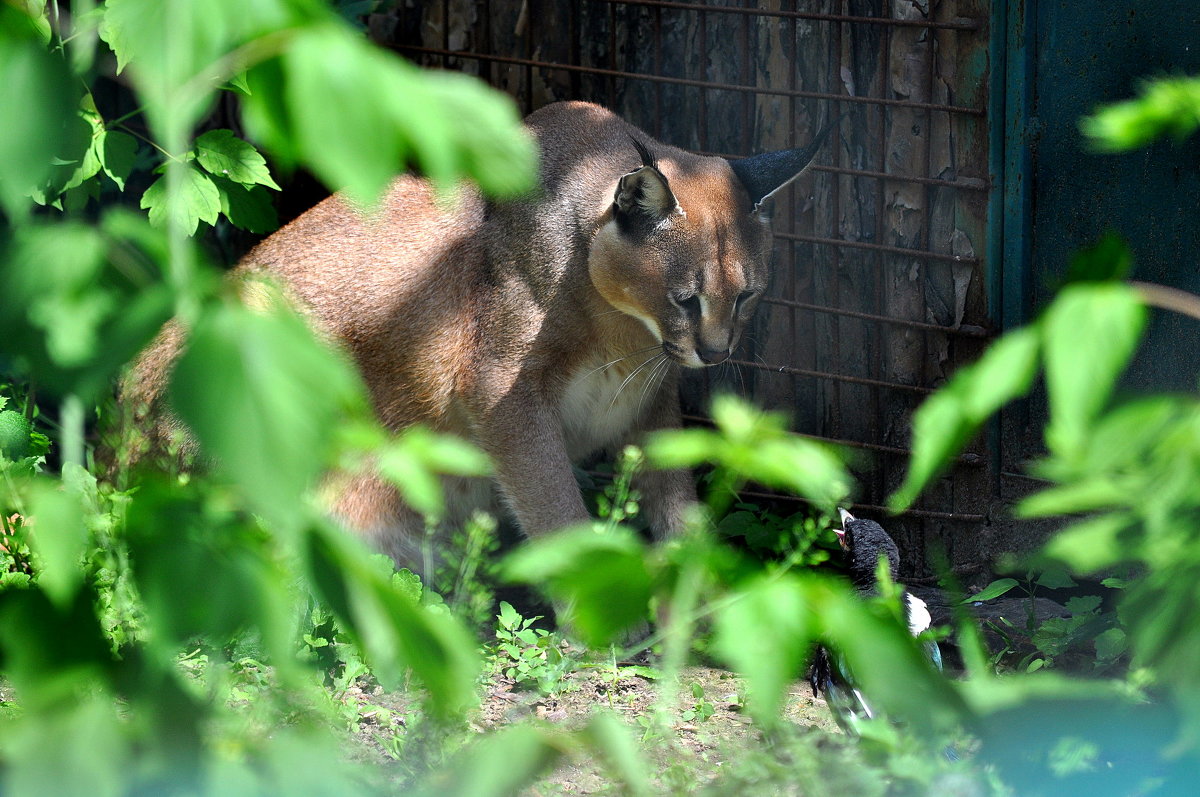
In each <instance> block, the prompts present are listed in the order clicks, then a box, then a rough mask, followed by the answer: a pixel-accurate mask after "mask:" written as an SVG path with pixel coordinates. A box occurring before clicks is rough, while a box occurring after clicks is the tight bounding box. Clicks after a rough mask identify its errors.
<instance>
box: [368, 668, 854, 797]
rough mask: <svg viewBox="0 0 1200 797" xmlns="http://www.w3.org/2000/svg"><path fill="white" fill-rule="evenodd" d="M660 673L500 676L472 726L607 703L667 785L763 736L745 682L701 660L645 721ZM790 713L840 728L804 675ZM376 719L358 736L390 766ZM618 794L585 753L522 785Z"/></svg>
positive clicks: (537, 794) (553, 717) (573, 720)
mask: <svg viewBox="0 0 1200 797" xmlns="http://www.w3.org/2000/svg"><path fill="white" fill-rule="evenodd" d="M654 674H655V673H654V671H653V670H651V669H649V668H643V667H622V666H617V667H614V666H612V665H611V664H609V665H605V664H596V665H589V664H584V665H582V666H580V667H579V668H577V669H575V670H574V671H572V672H570V673H568V674H567V675H565V676H564V677H563V678H562V680H561V684H560V685H561V688H560V689H557V690H555V691H554V693H553V694H544V693H542V692H541V691H539V690H538V689H537V688H536V687H534V688H532V689H527V688H521V687H518V686H517V685H516V684H514V683H513V682H512V681H511V680H510V679H507V678H505V677H503V675H499V676H496V677H494V678H493V680H492V682H491V683H490V684H489V685H488V686H487V688H486V691H485V693H484V697H483V701H482V705H481V707H480V710H479V712H478V713H477V714H476V715H475V716H474V717H473V718H472V720H471V723H470V724H471V730H473V731H477V732H481V733H482V732H486V731H490V730H495V729H499V728H501V727H503V726H505V725H508V724H511V723H515V722H522V721H527V720H541V721H544V722H546V723H549V724H551V725H553V726H555V727H558V728H561V729H563V730H568V731H569V730H575V729H579V728H581V727H583V726H584V725H586V724H587V722H588V720H589V718H590V717H591V715H592V714H593V713H594V712H595V711H596V710H597V709H598V708H599V709H606V710H609V711H611V712H613V713H615V714H616V715H617V716H618V717H622V718H623V719H624V720H625V722H626V725H627V726H628V727H629V728H630V731H631V733H632V734H633V736H634V738H635V739H637V741H638V748H639V751H640V752H641V753H642V754H643V755H644V756H645V757H646V758H647V760H648V762H649V764H650V766H651V768H652V772H651V776H652V780H653V781H654V783H655V784H656V787H661V788H662V790H663V792H662V793H664V794H674V793H686V792H690V791H694V790H696V789H698V788H702V787H703V786H704V785H705V784H706V783H707V782H709V781H711V780H712V779H714V778H716V777H717V776H718V775H719V774H720V772H721V770H722V767H723V766H724V765H725V764H726V763H727V762H728V761H729V760H730V757H731V756H736V755H738V753H739V751H743V750H746V749H748V748H749V747H751V746H752V745H761V734H760V732H759V730H758V729H757V728H756V727H755V724H754V722H753V720H752V719H751V718H750V717H749V716H748V715H747V714H746V713H745V712H744V710H743V700H744V694H745V688H744V685H743V683H742V681H741V679H740V678H738V677H737V676H736V675H734V674H733V673H730V672H728V671H726V670H721V669H715V668H712V667H703V666H689V667H686V668H684V669H683V670H682V671H681V673H680V676H679V680H678V696H677V700H676V705H675V708H674V709H673V710H670V711H669V713H668V714H667V718H666V721H665V723H664V725H657V726H656V725H655V724H654V723H653V722H650V721H649V718H650V717H651V716H653V713H654V710H655V703H656V702H658V701H659V695H658V690H659V684H658V683H657V682H656V679H654V678H651V677H648V676H650V675H654ZM697 695H700V697H697ZM361 699H362V700H365V701H369V702H370V703H372V704H374V705H378V706H389V707H390V708H391V709H392V710H394V711H403V710H404V706H405V701H406V698H405V697H403V696H401V695H389V694H387V693H384V692H382V691H379V690H373V693H371V694H364V695H361ZM366 714H367V715H370V714H371V712H369V711H368V712H366ZM784 716H785V718H786V719H787V720H789V721H791V722H792V723H795V724H796V725H797V726H801V727H805V728H812V729H816V730H820V731H824V732H828V733H839V731H838V729H837V726H836V725H835V724H834V722H833V719H832V717H831V716H830V714H829V710H828V707H827V706H826V704H825V701H824V700H823V699H821V698H819V697H814V696H813V694H812V691H811V690H810V688H809V686H808V684H807V683H805V682H802V681H797V682H796V683H794V684H793V685H792V687H791V689H790V690H789V694H788V697H787V701H786V707H785V710H784ZM375 719H376V718H374V717H372V716H365V719H364V720H361V721H360V723H359V733H358V736H359V739H360V741H361V742H362V744H363V746H364V748H367V749H369V750H370V751H371V753H370V754H369V756H368V757H370V758H373V759H375V760H376V761H378V762H380V763H383V764H385V766H386V765H387V764H388V763H389V762H390V763H392V764H395V763H396V761H395V758H394V752H393V751H391V750H388V749H387V745H386V743H381V739H382V740H386V739H387V734H386V733H380V730H381V728H380V726H379V725H378V724H377V723H376V722H375ZM664 726H665V727H664ZM396 731H397V732H400V733H402V732H403V731H402V730H401V729H398V728H397V729H396ZM620 793H621V789H620V786H619V785H618V784H616V783H615V782H614V780H613V778H612V777H611V775H610V774H609V773H608V772H606V771H605V770H604V769H603V768H602V767H601V766H600V765H599V764H598V763H596V762H594V761H590V760H581V759H579V758H576V759H572V758H564V759H563V761H562V762H561V763H560V764H559V766H558V767H557V768H556V769H555V770H554V771H553V772H552V773H550V774H548V775H546V776H544V777H542V778H540V779H539V780H538V781H536V782H535V783H534V784H533V785H532V786H530V787H529V788H528V789H526V790H525V791H524V792H522V794H525V795H529V796H530V797H549V796H550V795H615V794H620Z"/></svg>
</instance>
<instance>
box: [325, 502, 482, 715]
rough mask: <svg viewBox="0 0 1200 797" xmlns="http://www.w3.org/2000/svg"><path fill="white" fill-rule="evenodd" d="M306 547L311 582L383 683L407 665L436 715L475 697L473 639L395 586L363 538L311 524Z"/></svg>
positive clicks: (392, 683) (397, 681)
mask: <svg viewBox="0 0 1200 797" xmlns="http://www.w3.org/2000/svg"><path fill="white" fill-rule="evenodd" d="M306 550H307V562H308V568H309V576H310V578H311V579H312V582H313V583H314V584H315V585H316V587H317V590H318V592H319V594H320V595H321V597H322V598H323V599H324V600H325V602H326V603H328V605H329V606H330V607H331V608H332V609H333V611H334V612H335V613H336V614H337V615H338V619H339V625H340V626H341V627H342V628H344V629H345V630H346V632H347V633H348V634H350V635H351V636H352V638H354V639H355V640H357V642H358V644H359V645H361V646H362V648H363V650H364V651H365V652H366V655H367V658H368V659H369V661H370V663H371V668H372V673H373V674H374V675H375V676H376V677H377V678H378V679H379V681H380V682H381V683H383V684H385V685H386V686H388V687H389V688H399V687H400V686H401V684H402V683H403V679H404V670H405V668H406V667H407V668H411V669H412V671H413V672H414V673H415V674H416V676H417V677H418V678H419V679H420V681H421V683H422V684H423V685H424V686H425V688H426V689H428V690H429V694H430V698H431V701H432V705H431V707H432V709H433V711H434V712H435V713H437V714H439V715H449V714H458V713H460V712H462V711H463V710H465V709H466V708H468V707H469V706H470V705H471V704H472V702H474V701H475V700H476V696H475V679H476V677H477V675H478V673H479V659H478V655H477V653H476V649H475V641H474V640H473V639H472V638H471V636H470V635H469V634H468V633H467V632H466V631H465V630H464V629H463V628H462V626H461V625H459V623H458V622H457V621H456V620H455V619H454V618H453V617H452V616H451V615H450V614H449V613H447V612H445V611H434V610H433V609H432V608H429V607H424V606H420V605H419V604H418V603H417V602H416V601H414V600H412V598H411V597H410V596H409V595H407V594H406V593H405V591H404V590H402V589H397V588H396V586H395V585H393V584H392V581H391V578H390V577H387V576H386V574H381V573H380V571H379V568H377V567H376V566H375V565H374V563H373V562H372V561H371V554H370V553H369V552H368V551H367V550H366V548H365V547H364V546H363V545H362V543H361V542H359V541H358V540H355V539H351V538H350V537H348V536H347V535H346V534H345V533H344V532H342V531H340V530H337V529H332V528H328V527H326V526H323V525H318V526H316V527H314V528H312V529H310V530H309V532H308V535H307V546H306Z"/></svg>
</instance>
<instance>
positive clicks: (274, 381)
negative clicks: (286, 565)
mask: <svg viewBox="0 0 1200 797" xmlns="http://www.w3.org/2000/svg"><path fill="white" fill-rule="evenodd" d="M170 401H171V404H172V406H173V407H174V408H175V409H176V410H177V411H178V413H179V415H180V417H181V418H182V419H183V420H184V421H185V422H186V423H187V425H188V427H189V428H191V430H192V431H193V432H194V433H195V434H196V437H197V438H199V440H200V443H201V445H202V446H203V447H204V449H205V450H206V451H207V452H208V453H209V454H210V455H212V456H213V457H214V458H215V459H216V460H217V462H218V464H219V466H220V467H221V469H222V470H223V471H224V472H225V473H227V474H228V475H229V476H230V477H232V478H233V479H234V480H235V481H236V482H238V483H239V484H240V485H241V486H242V489H243V491H244V494H245V496H246V498H247V499H248V500H249V501H250V502H251V504H252V505H253V506H254V507H256V508H257V509H258V511H260V512H262V513H263V514H264V515H266V516H267V517H269V518H271V519H272V520H273V521H275V522H277V523H280V524H282V525H283V526H284V527H285V528H294V527H295V525H296V524H298V523H299V522H301V520H302V519H303V517H304V516H305V508H304V503H303V501H302V496H303V495H304V493H305V491H306V490H307V489H308V488H309V487H310V486H312V484H313V481H314V479H315V478H316V477H317V475H318V474H319V473H320V472H321V471H322V469H323V468H324V467H325V466H326V465H327V463H328V460H329V457H330V454H331V450H332V442H333V432H334V427H335V426H336V424H337V422H338V420H339V419H341V418H342V417H344V416H345V417H354V416H356V415H359V416H360V415H362V414H363V413H364V412H365V406H366V400H365V396H364V392H363V388H362V385H361V383H360V381H359V379H358V377H357V375H356V373H355V372H354V370H353V368H352V367H351V366H350V364H349V363H348V362H346V361H345V359H343V358H342V357H341V356H339V355H338V354H336V353H334V352H333V351H332V350H331V349H330V348H329V347H328V346H326V345H325V344H323V343H320V342H318V341H317V339H316V338H315V336H314V335H313V333H312V331H311V330H310V329H309V328H308V326H307V325H306V324H305V323H304V321H303V320H301V319H300V318H299V317H298V316H296V315H294V314H293V313H291V312H290V311H288V310H285V309H281V308H280V307H278V306H277V307H276V308H274V309H273V310H269V311H263V312H258V311H253V310H250V309H247V308H244V307H240V306H235V305H230V304H215V305H213V306H211V307H209V308H208V310H207V312H206V313H205V314H204V316H203V317H202V318H201V320H200V322H199V323H198V324H197V326H196V329H195V330H193V331H192V333H191V335H190V338H189V341H188V345H187V349H186V351H185V352H184V354H183V356H182V357H181V358H180V360H179V362H178V364H177V365H176V367H175V372H174V374H173V376H172V380H171V388H170Z"/></svg>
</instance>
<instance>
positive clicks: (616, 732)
mask: <svg viewBox="0 0 1200 797" xmlns="http://www.w3.org/2000/svg"><path fill="white" fill-rule="evenodd" d="M583 738H584V740H585V741H586V742H587V743H588V744H589V745H590V746H591V747H592V749H594V750H595V751H596V752H597V753H598V754H599V756H600V758H601V759H602V760H603V761H604V763H605V764H607V765H608V768H609V770H610V771H611V772H612V774H613V775H614V776H615V777H616V778H617V779H619V780H620V781H621V783H623V784H624V787H625V792H624V793H626V794H632V795H643V794H652V793H653V789H652V787H651V785H650V777H649V774H648V770H649V767H648V766H647V762H646V760H645V757H644V756H643V755H642V752H641V750H640V749H639V748H638V745H637V743H636V742H635V740H634V738H633V735H632V734H631V733H630V732H629V728H628V727H626V726H625V724H624V723H622V722H621V721H620V720H619V719H618V718H617V717H616V716H614V715H613V714H612V713H611V712H607V711H602V712H599V713H597V714H595V715H594V716H593V717H592V719H591V721H590V722H588V725H587V727H586V728H584V730H583Z"/></svg>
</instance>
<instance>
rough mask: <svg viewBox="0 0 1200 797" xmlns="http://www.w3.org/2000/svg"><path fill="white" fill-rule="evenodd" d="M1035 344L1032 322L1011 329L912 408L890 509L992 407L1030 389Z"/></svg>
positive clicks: (957, 447) (911, 497) (934, 470)
mask: <svg viewBox="0 0 1200 797" xmlns="http://www.w3.org/2000/svg"><path fill="white" fill-rule="evenodd" d="M1039 346H1040V341H1039V336H1038V331H1037V328H1036V327H1026V328H1024V329H1018V330H1016V331H1014V332H1010V333H1009V334H1007V335H1005V336H1004V337H1002V338H1000V339H999V340H997V341H996V342H995V343H993V344H992V345H991V346H990V347H989V348H988V350H987V351H986V352H984V354H983V356H982V357H980V358H979V360H978V361H977V362H975V363H974V364H972V365H970V366H967V367H966V368H962V369H960V370H959V371H958V372H957V373H956V374H955V375H954V376H953V377H952V378H951V380H950V382H949V383H948V384H947V385H945V386H944V387H943V388H941V389H940V390H938V391H937V392H936V393H934V394H933V395H932V396H930V397H929V398H927V399H926V400H925V401H924V402H923V403H922V404H921V406H920V407H918V408H917V412H916V414H915V415H914V416H913V454H912V459H911V460H910V462H909V465H908V473H907V474H906V475H905V478H904V483H903V484H902V485H901V486H900V488H899V489H898V490H896V492H895V493H893V494H892V496H891V497H890V498H889V499H888V506H889V507H890V508H891V509H892V510H893V511H901V510H904V509H907V508H908V507H909V506H911V505H912V502H913V501H915V500H916V498H917V495H918V494H919V493H920V492H921V490H923V489H924V488H925V486H926V485H927V484H928V483H929V482H930V481H931V480H932V479H933V478H934V477H935V476H937V474H938V473H940V472H941V471H942V469H943V468H945V466H946V464H947V463H948V462H949V461H950V459H951V458H952V457H954V456H956V455H957V454H958V453H959V452H960V451H961V450H962V448H963V446H965V445H966V444H967V443H968V442H969V441H970V440H971V438H973V437H974V436H975V435H976V433H977V432H978V431H979V428H980V427H981V426H982V425H983V423H984V422H985V421H986V420H987V419H988V418H989V417H991V415H992V414H993V413H995V412H996V411H997V410H999V409H1000V408H1001V407H1002V406H1004V405H1005V404H1007V403H1008V402H1010V401H1012V400H1013V399H1016V398H1019V397H1020V396H1022V395H1024V394H1025V393H1026V392H1027V391H1028V390H1029V387H1030V385H1031V384H1032V383H1033V377H1034V375H1035V374H1036V373H1037V365H1038V350H1039Z"/></svg>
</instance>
